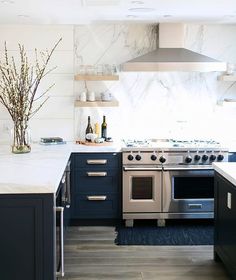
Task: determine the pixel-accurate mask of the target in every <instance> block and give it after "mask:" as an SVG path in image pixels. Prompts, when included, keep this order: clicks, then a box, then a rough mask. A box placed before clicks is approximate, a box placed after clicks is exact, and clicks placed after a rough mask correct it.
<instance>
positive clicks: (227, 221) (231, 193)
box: [214, 173, 236, 279]
mask: <svg viewBox="0 0 236 280" xmlns="http://www.w3.org/2000/svg"><path fill="white" fill-rule="evenodd" d="M214 243H215V244H214V257H215V260H216V261H219V260H221V261H223V263H224V265H225V267H226V268H227V270H228V272H229V274H230V276H231V279H236V186H234V185H233V184H231V183H230V182H229V181H228V180H226V179H225V178H223V177H222V176H221V175H220V174H218V173H216V175H215V242H214Z"/></svg>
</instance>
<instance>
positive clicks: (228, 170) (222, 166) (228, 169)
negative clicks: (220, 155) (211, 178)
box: [213, 162, 236, 186]
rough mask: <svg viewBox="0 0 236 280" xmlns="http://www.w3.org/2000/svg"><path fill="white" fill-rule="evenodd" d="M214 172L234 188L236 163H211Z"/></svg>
mask: <svg viewBox="0 0 236 280" xmlns="http://www.w3.org/2000/svg"><path fill="white" fill-rule="evenodd" d="M213 167H214V169H215V171H217V172H218V173H220V175H222V176H223V177H225V178H226V179H227V180H228V181H229V182H231V183H232V184H233V185H235V186H236V162H219V163H218V162H217V163H213Z"/></svg>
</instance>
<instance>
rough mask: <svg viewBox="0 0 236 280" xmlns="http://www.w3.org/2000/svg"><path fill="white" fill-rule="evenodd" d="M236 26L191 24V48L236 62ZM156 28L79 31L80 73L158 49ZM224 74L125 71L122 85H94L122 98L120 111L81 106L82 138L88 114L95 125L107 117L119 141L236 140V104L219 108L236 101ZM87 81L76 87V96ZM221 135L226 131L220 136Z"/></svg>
mask: <svg viewBox="0 0 236 280" xmlns="http://www.w3.org/2000/svg"><path fill="white" fill-rule="evenodd" d="M235 31H236V26H235V25H224V26H223V25H199V24H187V25H186V29H185V40H184V42H185V47H186V48H189V49H191V50H193V51H197V52H200V53H202V54H204V55H207V56H210V57H213V58H216V59H219V60H222V61H226V62H235V61H236V52H235V50H236V32H235ZM156 41H157V38H156V26H155V25H148V24H136V25H129V24H110V25H102V24H100V25H99V24H97V25H89V26H76V27H75V50H76V53H75V69H79V66H80V64H81V63H85V64H90V63H91V64H96V63H101V64H103V63H108V64H116V65H117V66H119V65H120V64H121V63H122V62H125V61H127V60H129V59H132V58H133V57H137V56H138V55H140V54H143V53H145V52H148V51H150V50H152V49H155V47H156V46H155V44H156ZM220 74H222V73H219V72H209V73H199V72H156V73H144V72H139V73H132V72H126V73H125V72H120V73H119V76H120V80H119V81H117V82H100V84H102V86H101V85H98V84H99V83H98V82H96V83H90V84H89V90H94V91H95V92H96V94H97V95H98V96H99V93H100V92H101V91H102V90H106V89H108V90H109V91H110V92H111V93H112V94H113V96H114V97H115V98H116V99H118V100H119V103H120V105H119V107H117V108H112V109H111V108H92V109H91V108H80V109H77V110H76V112H75V124H76V126H75V131H76V137H79V138H83V137H84V132H85V128H86V124H87V116H88V115H91V118H92V122H93V123H95V122H99V123H101V121H102V115H106V116H107V123H108V132H109V136H112V137H114V138H117V139H120V138H130V137H131V138H134V137H140V138H150V137H155V138H170V137H171V138H188V139H189V138H193V137H194V138H198V139H199V138H203V139H206V138H211V139H216V140H219V141H221V142H222V141H223V142H224V141H226V140H227V141H231V140H235V141H236V135H234V134H232V126H231V125H230V124H232V123H234V122H235V120H236V105H235V104H231V105H230V106H231V107H230V108H229V106H228V104H226V105H225V104H224V106H220V105H219V102H218V101H219V100H222V99H223V98H235V83H234V82H220V81H218V80H217V76H218V75H220ZM81 90H83V83H78V82H76V83H75V96H76V98H77V97H78V96H79V92H80V91H81ZM219 131H220V132H219Z"/></svg>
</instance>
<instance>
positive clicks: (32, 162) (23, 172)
mask: <svg viewBox="0 0 236 280" xmlns="http://www.w3.org/2000/svg"><path fill="white" fill-rule="evenodd" d="M119 150H120V147H119V146H115V145H112V146H106V147H103V146H100V147H87V146H84V145H76V144H66V145H53V146H42V145H33V146H32V152H31V153H28V154H17V155H16V154H12V153H11V152H10V147H9V146H2V147H0V168H1V173H0V224H1V230H0V240H1V241H0V246H1V250H0V263H1V265H0V275H1V279H7V280H15V279H24V280H36V279H37V280H45V279H47V280H55V279H56V265H55V263H56V261H55V255H56V253H55V251H56V250H55V248H56V246H55V244H56V227H55V224H56V210H55V208H56V207H55V206H56V195H57V192H58V189H59V186H60V182H61V179H62V177H63V174H64V170H65V168H66V166H67V162H68V160H69V158H70V156H71V153H89V152H92V153H96V152H100V153H101V152H117V151H119Z"/></svg>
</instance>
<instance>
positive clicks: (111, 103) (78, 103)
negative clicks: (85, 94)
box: [75, 100, 119, 107]
mask: <svg viewBox="0 0 236 280" xmlns="http://www.w3.org/2000/svg"><path fill="white" fill-rule="evenodd" d="M117 106H119V102H118V101H117V100H112V101H101V100H97V101H78V100H76V101H75V107H117Z"/></svg>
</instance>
